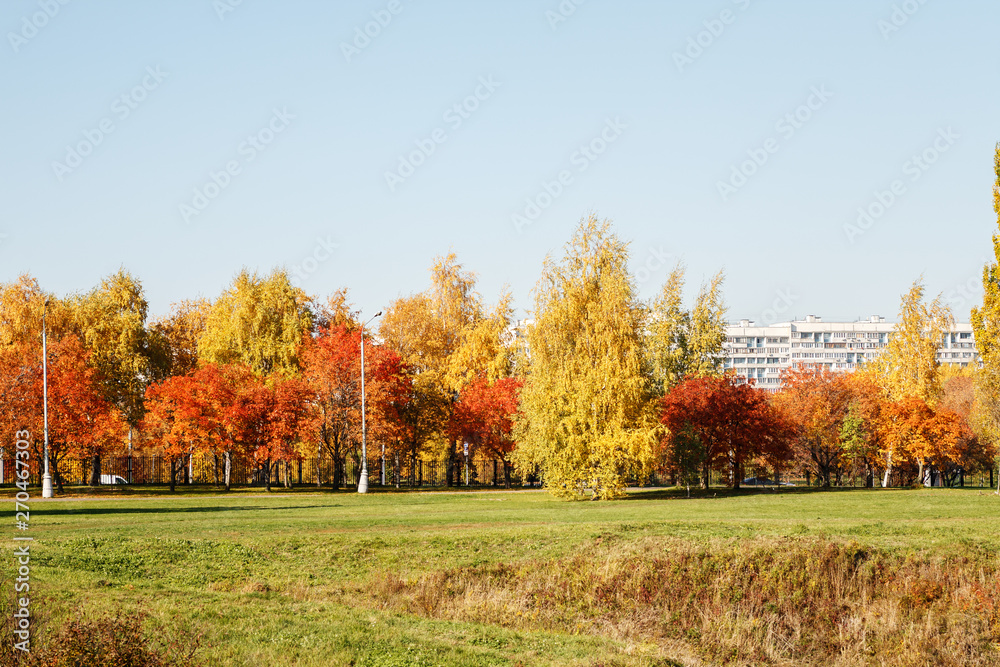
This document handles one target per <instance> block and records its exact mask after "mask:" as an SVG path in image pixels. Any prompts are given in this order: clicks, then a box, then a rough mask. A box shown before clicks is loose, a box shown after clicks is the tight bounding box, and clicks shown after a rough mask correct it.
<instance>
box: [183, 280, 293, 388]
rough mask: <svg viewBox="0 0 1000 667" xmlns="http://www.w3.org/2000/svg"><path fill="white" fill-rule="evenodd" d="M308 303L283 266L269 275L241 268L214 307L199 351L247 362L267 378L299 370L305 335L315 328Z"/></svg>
mask: <svg viewBox="0 0 1000 667" xmlns="http://www.w3.org/2000/svg"><path fill="white" fill-rule="evenodd" d="M309 304H310V301H309V298H308V297H307V296H306V294H305V292H303V291H302V290H301V289H299V288H297V287H295V286H293V285H292V283H291V281H290V280H289V278H288V274H287V273H285V272H284V271H274V272H273V273H271V274H270V275H269V276H266V277H261V276H259V275H258V274H256V273H250V272H248V271H245V270H244V271H241V272H240V273H239V274H237V276H236V278H235V279H234V280H233V283H232V285H230V287H229V288H228V289H227V290H226V291H225V292H223V293H222V295H221V296H220V297H219V298H218V299H216V300H215V302H214V303H213V304H212V307H211V309H210V310H209V313H208V318H207V321H206V323H205V332H204V334H203V335H202V336H201V338H200V340H199V342H198V352H199V356H200V357H201V358H203V359H204V360H205V361H208V362H212V363H218V364H234V363H241V364H245V365H247V366H249V367H250V368H251V369H253V371H254V372H255V373H257V374H258V375H260V376H262V377H263V376H266V375H270V374H272V373H278V374H282V375H285V376H293V375H295V374H297V373H298V372H299V346H300V344H301V342H302V337H303V336H304V335H306V334H307V333H309V332H310V331H312V326H313V315H312V311H311V310H310V308H309Z"/></svg>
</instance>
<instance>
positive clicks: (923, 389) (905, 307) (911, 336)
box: [870, 279, 955, 405]
mask: <svg viewBox="0 0 1000 667" xmlns="http://www.w3.org/2000/svg"><path fill="white" fill-rule="evenodd" d="M924 292H925V288H924V284H923V279H918V280H916V281H914V283H913V285H912V286H911V287H910V290H909V291H908V292H907V293H906V294H904V295H903V297H902V301H901V302H900V307H899V319H898V321H897V323H896V326H895V327H894V328H893V332H892V335H891V336H890V338H889V344H888V345H887V346H886V348H885V351H884V352H883V353H882V354H881V355H879V357H878V358H877V359H876V360H875V361H874V362H873V364H872V368H871V369H870V370H871V371H872V372H873V373H874V375H875V376H876V377H877V378H878V382H879V384H881V385H882V387H883V388H884V389H885V391H886V392H887V394H888V396H889V398H890V399H891V400H894V401H898V400H902V399H904V398H910V397H916V398H919V399H922V400H923V401H925V402H927V403H929V404H931V405H933V404H934V403H936V402H937V400H938V398H940V395H941V372H940V368H939V364H938V360H937V351H938V348H939V347H940V346H941V341H942V339H943V338H944V334H945V332H946V331H949V330H950V329H952V328H954V325H955V321H954V318H953V317H952V314H951V309H950V308H949V307H948V306H946V305H945V304H944V303H943V302H942V300H941V295H938V296H937V297H936V298H935V299H934V300H933V301H931V302H930V303H925V301H924Z"/></svg>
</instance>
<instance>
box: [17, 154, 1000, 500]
mask: <svg viewBox="0 0 1000 667" xmlns="http://www.w3.org/2000/svg"><path fill="white" fill-rule="evenodd" d="M995 166H996V171H997V181H996V186H995V188H994V203H995V208H996V210H997V214H998V224H1000V146H998V149H997V157H996V165H995ZM994 246H995V248H994V249H995V253H996V258H997V263H990V264H988V265H987V266H986V267H985V268H984V273H983V284H984V289H985V297H984V302H983V305H982V307H981V308H976V309H973V312H972V313H971V317H972V322H973V327H974V330H975V339H976V344H977V346H978V348H979V353H980V359H981V366H980V367H977V368H958V367H953V366H942V365H940V364H939V363H938V361H937V358H936V352H937V349H938V346H939V345H940V343H941V340H942V336H943V335H944V333H945V332H946V331H948V330H949V328H950V327H951V326H952V325H953V324H954V320H953V316H952V313H951V312H950V310H949V309H948V308H947V307H946V306H945V305H944V304H943V303H942V301H941V297H940V296H939V297H937V298H936V299H933V300H930V301H928V300H927V299H926V298H925V287H924V285H923V283H922V281H921V280H917V281H915V282H914V283H913V286H912V288H911V289H910V290H909V291H908V292H907V293H906V294H904V295H903V297H902V300H901V307H900V314H899V318H898V324H897V325H896V329H895V332H894V334H893V336H892V338H891V340H890V343H889V345H888V347H887V349H886V350H885V351H884V353H883V354H881V355H880V356H879V357H878V358H877V359H875V360H873V361H871V362H868V363H866V364H864V365H862V366H861V367H860V368H859V370H857V371H855V372H852V373H849V374H848V373H833V372H830V371H828V370H824V369H823V368H822V367H819V366H809V365H799V366H797V367H795V368H794V369H792V370H790V371H788V372H787V373H785V376H784V377H783V378H782V379H783V388H782V389H781V391H779V392H777V393H768V392H764V391H762V390H759V389H757V388H756V387H755V386H754V384H753V381H752V380H748V381H746V380H742V379H741V378H738V377H737V376H735V375H733V374H731V373H726V372H724V368H723V361H724V355H723V343H724V342H725V337H726V329H725V327H726V306H725V303H724V299H723V294H722V288H723V282H724V276H723V274H722V272H721V271H720V272H719V273H718V274H716V275H715V276H713V277H712V278H711V279H710V280H709V281H707V282H706V283H705V284H703V285H702V286H701V288H700V290H698V292H697V295H696V297H695V299H694V301H693V303H691V304H690V305H689V306H688V305H686V304H685V299H684V287H685V271H684V268H683V266H680V265H678V266H677V267H676V268H675V269H674V270H672V271H671V272H670V274H669V275H668V276H667V279H666V281H665V282H664V284H663V286H662V288H661V289H660V291H659V293H658V295H657V296H656V297H655V298H653V299H651V300H648V301H644V300H642V299H640V298H639V296H638V289H637V284H636V280H635V278H634V277H633V275H632V274H631V272H630V270H629V259H630V254H629V248H628V244H627V243H625V242H624V241H622V240H621V239H620V238H619V237H618V236H617V235H616V234H615V232H614V230H613V227H612V225H611V223H610V222H609V221H607V220H601V219H599V218H598V217H597V216H596V215H590V216H587V217H585V218H584V219H583V220H581V222H580V223H579V225H578V226H577V228H576V230H575V232H574V234H573V236H572V238H571V239H570V241H569V242H568V243H567V244H566V246H565V248H564V249H563V252H562V254H561V255H560V256H558V257H557V256H550V257H549V258H547V259H546V261H545V263H544V265H543V267H542V273H541V276H540V278H539V281H538V283H537V285H536V288H535V291H534V303H533V307H532V308H531V316H532V317H531V319H530V320H527V321H526V322H524V323H523V325H522V326H514V324H515V323H514V320H513V306H512V299H511V296H510V294H509V293H507V292H504V293H502V294H500V295H499V297H498V298H497V300H496V302H495V303H492V304H490V303H487V302H486V301H485V300H484V298H483V297H482V295H481V294H480V293H479V292H478V290H477V279H476V275H475V274H474V273H472V272H471V271H469V270H467V269H466V268H465V267H464V266H463V265H462V264H461V263H460V262H459V261H458V258H457V257H456V256H455V255H454V254H448V255H445V256H442V257H439V258H437V259H436V260H435V261H434V263H433V265H432V267H431V269H430V284H429V286H428V287H427V288H426V289H425V290H423V291H421V292H418V293H415V294H411V295H407V296H403V297H400V298H398V299H396V300H395V301H393V302H392V303H391V304H389V306H388V307H387V308H386V309H385V313H384V315H383V316H382V317H381V318H380V319H378V320H377V322H376V323H374V324H373V325H372V331H363V330H362V328H363V322H364V321H365V319H364V317H363V316H362V314H361V313H359V312H357V311H356V310H355V309H354V307H353V306H352V305H351V303H350V299H349V295H348V292H347V291H346V290H339V291H337V292H335V293H334V294H333V295H331V296H329V297H328V298H326V299H325V300H323V299H320V298H319V297H315V296H310V295H307V294H306V293H305V292H304V291H303V290H301V289H300V288H297V287H295V286H294V285H293V284H292V282H291V280H290V279H289V276H288V275H287V274H286V273H285V272H284V271H282V270H275V271H273V272H272V273H270V274H268V275H259V274H256V273H252V272H249V271H242V272H240V273H239V274H238V275H237V276H236V277H235V278H234V280H233V282H232V284H231V285H229V286H228V287H227V289H226V290H224V291H223V293H222V294H220V295H219V296H218V297H217V298H215V299H214V300H204V299H202V300H193V301H184V302H181V303H178V304H175V305H174V306H173V307H172V308H171V312H170V313H169V314H168V315H167V316H165V317H162V318H159V319H150V318H149V317H148V305H147V303H146V300H145V297H144V294H143V290H142V285H141V283H140V282H139V281H138V280H137V279H136V278H135V277H134V276H132V275H131V274H129V273H128V272H127V271H125V270H121V271H119V272H117V273H115V274H114V275H112V276H109V277H108V278H106V279H104V280H102V281H101V283H100V284H99V285H98V286H96V287H95V288H94V289H92V290H90V291H88V292H83V293H79V294H72V295H68V296H64V297H58V296H56V295H53V294H49V293H46V292H45V291H44V290H42V288H41V287H40V286H39V284H38V282H37V281H36V280H35V279H33V278H32V277H30V276H27V275H25V276H21V277H20V278H19V279H18V280H16V281H14V282H12V283H8V284H3V285H0V429H2V432H3V433H5V434H8V435H5V436H3V437H4V439H9V438H10V437H13V433H14V432H15V431H17V430H20V429H24V428H28V429H30V430H31V432H32V433H33V434H36V438H35V440H36V444H37V441H38V440H39V438H38V437H37V434H40V433H41V419H42V406H41V403H42V398H41V393H42V392H41V364H40V359H41V349H40V338H39V332H40V331H41V329H42V317H43V313H44V317H45V320H46V325H47V331H48V332H49V341H50V345H49V351H48V361H49V381H50V382H49V390H50V395H49V409H50V451H51V454H50V458H51V465H52V467H53V468H54V471H53V472H55V473H56V477H55V479H56V481H57V483H61V481H62V480H61V478H60V476H59V475H58V469H59V465H60V463H61V462H62V461H64V460H65V459H66V458H67V457H71V458H80V459H90V460H91V461H92V462H93V465H92V470H91V482H92V483H95V484H96V483H98V482H99V480H100V458H101V456H105V455H108V454H117V453H122V452H132V451H136V450H140V449H144V450H151V451H155V452H157V453H160V454H162V455H163V456H165V457H167V458H168V459H169V460H170V461H171V474H170V478H171V480H172V481H171V484H173V483H174V482H173V480H174V479H175V477H176V475H177V474H178V473H179V472H180V471H181V470H182V468H183V465H184V462H185V461H186V460H187V458H188V457H190V456H191V455H192V454H193V453H195V452H201V453H204V454H207V455H209V456H212V457H215V458H216V460H217V461H221V462H222V466H223V469H224V470H225V471H228V470H229V469H230V466H231V462H232V460H233V457H241V458H243V459H249V460H252V461H254V462H256V463H257V464H259V465H260V466H261V470H262V472H263V474H264V481H265V483H266V484H267V485H268V487H269V486H270V484H271V477H270V476H271V472H272V470H275V469H276V468H277V467H278V466H281V465H285V466H287V465H289V463H290V462H292V461H295V460H301V459H302V458H304V457H308V456H312V455H317V456H328V457H330V458H331V459H332V460H333V462H334V475H333V477H334V479H333V480H332V481H333V486H334V487H335V488H339V487H341V486H343V485H344V484H345V483H346V479H345V474H344V471H345V469H346V464H347V462H348V461H353V462H354V463H355V465H357V464H358V462H359V459H360V447H361V440H362V438H361V423H362V419H361V384H360V383H361V364H362V361H361V360H362V352H361V349H362V344H363V345H364V367H365V377H366V394H367V401H366V402H367V409H366V411H365V416H366V423H367V427H368V431H367V432H368V433H369V434H370V436H371V437H370V442H371V443H372V444H373V449H376V450H377V454H375V455H372V456H370V458H371V459H372V460H375V459H376V458H377V457H379V456H381V450H382V448H383V447H384V448H385V451H386V452H387V454H388V456H389V457H391V458H393V459H395V460H397V461H399V462H400V465H401V466H402V467H403V468H405V467H407V466H408V467H409V474H410V477H411V478H412V477H413V475H414V467H415V465H416V463H417V462H418V461H420V460H422V459H424V458H427V457H429V458H433V459H437V460H440V461H444V462H446V463H447V465H448V480H449V484H451V483H452V482H453V481H454V480H457V478H458V476H459V466H458V465H457V462H458V461H459V460H460V458H461V457H462V456H463V455H464V447H462V446H461V445H463V444H468V446H469V449H470V451H471V452H472V453H475V454H479V455H481V456H485V457H488V458H492V459H494V460H496V461H498V462H500V463H502V465H503V470H504V474H505V478H506V480H507V482H508V484H509V483H510V478H511V471H512V470H513V469H514V467H515V466H516V467H518V468H519V469H521V470H525V471H534V472H537V473H538V474H540V475H541V477H542V479H543V480H544V482H545V485H546V487H547V488H548V489H549V490H550V491H551V492H552V493H554V494H555V495H557V496H561V497H568V498H578V497H589V498H594V499H604V498H614V497H617V496H619V495H621V494H622V493H623V492H624V488H625V486H626V484H627V483H628V482H629V481H642V480H644V479H648V477H649V475H650V474H651V473H653V472H658V473H660V474H661V475H666V476H668V477H669V478H670V479H672V480H673V481H674V482H676V483H682V484H688V485H690V484H692V483H693V484H700V485H702V486H707V485H708V484H709V481H710V479H711V474H712V473H713V472H714V473H716V474H721V475H722V476H723V478H724V479H728V480H729V483H730V484H731V485H732V486H733V487H739V486H740V483H741V480H742V478H743V476H744V474H745V473H747V472H748V471H760V470H767V471H769V473H770V474H773V476H774V477H775V478H777V479H780V477H781V476H783V475H789V474H804V475H806V476H807V479H809V480H810V481H812V480H816V483H818V484H822V485H838V484H842V483H844V480H845V478H847V477H848V476H849V477H850V478H851V479H852V480H855V481H856V480H857V479H858V478H860V479H861V480H862V481H863V484H865V485H867V486H874V485H876V484H881V485H889V484H891V483H894V482H895V483H898V484H910V483H914V482H917V483H919V482H923V481H924V480H925V479H928V474H931V475H933V476H935V477H936V478H940V479H943V480H945V481H946V482H947V483H954V482H955V481H956V480H961V479H962V477H963V476H964V475H965V474H969V473H975V472H980V471H989V473H990V476H991V483H992V470H993V468H994V465H995V461H996V455H997V443H998V438H1000V352H998V351H997V345H996V343H997V342H998V337H1000V269H998V268H997V267H998V264H1000V233H998V235H997V236H995V237H994ZM362 340H363V341H364V342H363V343H362ZM286 470H287V468H286ZM285 479H286V480H287V479H288V475H287V474H286V475H285ZM223 483H224V484H225V485H226V486H227V487H228V484H229V476H228V472H226V473H225V474H224V475H223Z"/></svg>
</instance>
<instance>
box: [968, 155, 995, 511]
mask: <svg viewBox="0 0 1000 667" xmlns="http://www.w3.org/2000/svg"><path fill="white" fill-rule="evenodd" d="M993 168H994V171H995V173H996V180H995V181H994V182H993V210H994V212H995V213H996V214H997V225H998V227H1000V143H998V144H997V146H996V152H995V153H994V157H993ZM993 255H994V258H995V259H996V261H995V262H989V263H987V264H986V265H985V266H984V267H983V305H982V307H980V308H973V309H972V331H973V334H974V336H975V339H976V349H977V350H978V351H979V362H980V364H981V367H980V368H979V369H978V371H977V372H976V404H977V405H976V411H975V415H976V416H975V422H976V427H977V431H979V433H980V434H981V435H982V436H983V437H985V438H986V439H987V440H989V442H990V444H992V445H993V446H994V447H997V446H998V445H1000V233H996V234H994V235H993ZM997 492H998V493H1000V482H998V484H997Z"/></svg>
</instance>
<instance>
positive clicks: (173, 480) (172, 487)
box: [170, 456, 177, 493]
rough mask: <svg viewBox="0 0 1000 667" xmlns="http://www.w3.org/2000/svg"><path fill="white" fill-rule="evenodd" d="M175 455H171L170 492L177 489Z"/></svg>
mask: <svg viewBox="0 0 1000 667" xmlns="http://www.w3.org/2000/svg"><path fill="white" fill-rule="evenodd" d="M176 458H177V457H175V456H171V457H170V493H173V492H174V491H175V490H176V489H177V462H176Z"/></svg>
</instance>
